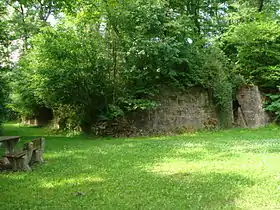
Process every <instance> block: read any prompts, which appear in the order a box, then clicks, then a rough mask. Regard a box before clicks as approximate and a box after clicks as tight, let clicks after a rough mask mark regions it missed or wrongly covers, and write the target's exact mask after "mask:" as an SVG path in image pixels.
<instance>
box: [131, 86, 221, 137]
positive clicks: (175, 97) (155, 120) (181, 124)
mask: <svg viewBox="0 0 280 210" xmlns="http://www.w3.org/2000/svg"><path fill="white" fill-rule="evenodd" d="M160 103H161V106H160V107H159V108H158V109H156V110H154V111H149V112H148V113H142V114H141V116H139V114H137V117H136V118H135V117H134V119H136V123H137V127H138V128H139V127H142V128H143V129H148V130H152V131H154V132H165V131H176V129H180V128H181V129H186V130H194V129H201V128H205V127H206V128H214V127H218V126H219V116H218V113H217V111H216V108H215V106H214V103H213V99H212V94H211V93H209V92H208V91H207V90H205V89H202V88H192V89H190V90H188V91H186V92H183V93H178V92H173V93H170V92H169V93H165V94H163V95H162V96H161V97H160Z"/></svg>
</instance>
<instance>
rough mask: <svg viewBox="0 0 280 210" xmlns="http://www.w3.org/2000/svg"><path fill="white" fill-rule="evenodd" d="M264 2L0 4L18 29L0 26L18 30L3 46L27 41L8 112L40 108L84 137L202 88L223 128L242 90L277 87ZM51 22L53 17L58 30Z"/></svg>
mask: <svg viewBox="0 0 280 210" xmlns="http://www.w3.org/2000/svg"><path fill="white" fill-rule="evenodd" d="M49 3H51V4H49ZM263 3H264V1H258V2H254V1H251V0H246V1H230V0H229V1H225V0H209V1H198V0H194V1H177V0H175V1H170V0H163V1H157V0H148V1H144V2H143V1H140V0H136V1H129V0H124V1H121V2H120V1H116V0H107V1H101V0H94V1H76V2H68V1H65V0H64V1H56V2H52V1H44V2H43V1H33V0H30V1H29V0H28V1H8V0H7V1H5V4H3V5H10V6H9V8H13V10H12V11H13V12H11V16H10V21H12V22H14V23H15V24H14V26H12V25H11V24H8V22H7V21H6V22H5V25H6V26H7V25H9V27H10V29H11V30H14V31H15V29H13V27H17V28H18V30H17V31H15V33H13V38H10V40H17V39H20V40H21V41H23V43H24V44H25V54H24V55H23V56H21V60H20V62H19V63H18V65H17V66H16V68H14V69H13V71H12V73H11V78H12V79H11V81H10V87H11V90H12V92H11V94H10V96H11V97H10V98H11V100H12V102H11V103H10V105H9V107H10V108H12V109H13V110H15V111H17V112H19V113H20V114H21V115H25V116H36V115H37V113H38V110H39V109H40V108H41V107H47V108H50V109H52V110H53V112H54V113H55V118H56V120H57V121H58V124H60V127H61V128H67V129H74V130H79V129H82V130H89V129H90V127H91V126H92V125H93V124H95V123H96V122H99V121H112V120H115V119H117V118H121V117H123V116H125V115H126V114H128V113H130V112H135V111H143V110H148V109H152V108H155V107H157V106H158V105H159V104H158V102H157V101H156V98H157V95H159V94H160V93H161V91H162V90H164V89H175V90H184V89H185V88H190V87H193V86H200V87H203V88H205V89H208V90H209V91H210V92H212V93H213V96H214V101H215V103H216V105H217V109H218V110H219V113H220V114H221V125H222V126H223V127H229V126H230V125H229V124H228V122H231V119H230V115H231V113H230V112H231V106H232V104H231V103H232V97H233V95H234V92H235V89H236V88H237V87H238V86H239V85H240V84H242V83H244V81H245V82H246V83H254V84H257V85H259V86H261V87H263V88H270V89H274V88H275V87H276V86H277V85H278V84H279V82H280V79H279V75H280V71H279V63H280V62H279V58H280V54H279V52H280V48H279V46H280V42H279V41H280V37H279V34H280V29H279V26H278V25H279V24H278V22H279V15H278V13H277V12H278V9H277V8H278V5H279V3H278V2H276V1H268V2H266V3H265V4H263ZM40 5H41V6H42V7H40ZM22 9H24V10H25V12H23V13H22V12H20V11H21V10H22ZM36 9H39V10H38V12H37V13H35V12H34V11H35V10H36ZM50 15H55V16H56V15H57V17H58V16H60V17H59V18H57V23H56V25H55V26H51V25H49V24H48V23H47V22H46V21H47V18H48V17H49V16H50ZM132 20H133V21H132ZM1 27H2V25H0V28H1ZM2 28H5V27H2ZM6 31H7V30H5V32H3V34H7V33H6ZM0 36H1V37H2V36H3V35H2V33H1V34H0Z"/></svg>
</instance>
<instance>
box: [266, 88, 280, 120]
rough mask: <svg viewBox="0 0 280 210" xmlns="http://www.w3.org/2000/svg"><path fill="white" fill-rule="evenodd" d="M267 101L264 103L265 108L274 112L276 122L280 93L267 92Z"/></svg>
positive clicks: (279, 112)
mask: <svg viewBox="0 0 280 210" xmlns="http://www.w3.org/2000/svg"><path fill="white" fill-rule="evenodd" d="M267 96H268V97H269V99H270V100H269V101H267V102H266V103H265V110H266V111H269V112H271V113H273V114H275V120H276V122H278V123H279V122H280V94H279V93H277V94H268V95H267Z"/></svg>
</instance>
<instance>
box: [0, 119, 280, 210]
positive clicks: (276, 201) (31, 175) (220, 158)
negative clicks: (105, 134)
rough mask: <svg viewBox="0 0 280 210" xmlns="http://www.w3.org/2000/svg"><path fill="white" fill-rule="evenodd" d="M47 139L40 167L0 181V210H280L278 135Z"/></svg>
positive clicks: (9, 130) (279, 131) (238, 132)
mask: <svg viewBox="0 0 280 210" xmlns="http://www.w3.org/2000/svg"><path fill="white" fill-rule="evenodd" d="M5 135H20V136H24V138H23V141H22V142H21V144H22V143H23V142H24V141H26V140H28V139H32V138H34V137H35V136H40V135H44V136H46V152H45V156H44V157H45V160H46V163H45V164H43V165H37V166H35V167H34V168H33V171H31V172H16V173H12V172H5V173H0V209H3V210H4V209H280V128H277V127H274V126H270V127H268V128H262V129H253V130H244V129H235V130H228V131H221V132H214V133H211V132H202V133H196V134H188V135H180V136H172V137H151V138H148V137H146V138H132V139H92V138H89V137H85V136H79V137H65V136H62V135H52V134H50V133H49V132H48V131H47V130H45V129H40V128H30V127H23V126H19V125H15V124H6V125H5Z"/></svg>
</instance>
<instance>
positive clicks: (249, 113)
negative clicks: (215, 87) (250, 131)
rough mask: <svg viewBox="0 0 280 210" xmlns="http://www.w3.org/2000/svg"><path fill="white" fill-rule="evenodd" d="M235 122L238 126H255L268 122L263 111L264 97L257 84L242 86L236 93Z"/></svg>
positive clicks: (268, 119) (267, 117) (267, 116)
mask: <svg viewBox="0 0 280 210" xmlns="http://www.w3.org/2000/svg"><path fill="white" fill-rule="evenodd" d="M236 99H237V103H236V107H235V111H236V112H235V113H234V114H235V123H236V125H237V126H238V127H248V128H257V127H262V126H265V125H267V124H268V123H269V122H270V117H269V115H268V114H267V113H266V112H265V111H264V109H263V104H264V100H265V97H264V95H263V94H262V93H261V92H260V90H259V88H258V87H257V86H244V87H241V88H239V90H238V91H237V94H236Z"/></svg>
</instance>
